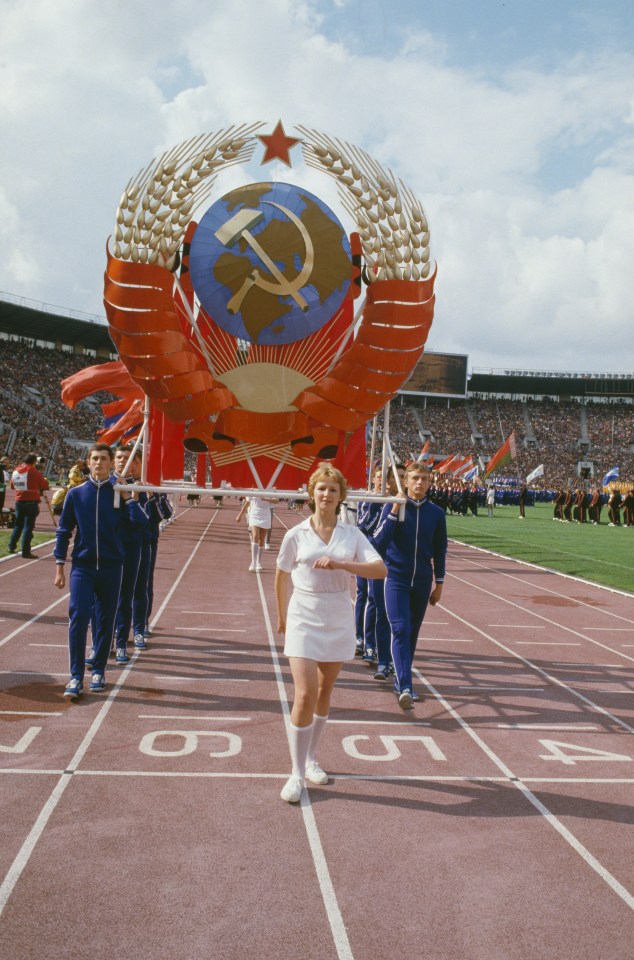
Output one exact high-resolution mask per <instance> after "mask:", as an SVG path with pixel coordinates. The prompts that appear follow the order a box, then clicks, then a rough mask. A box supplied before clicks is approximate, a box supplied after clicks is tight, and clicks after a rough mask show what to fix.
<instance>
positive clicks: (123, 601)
mask: <svg viewBox="0 0 634 960" xmlns="http://www.w3.org/2000/svg"><path fill="white" fill-rule="evenodd" d="M140 562H141V541H140V540H134V541H133V542H132V543H126V545H125V556H124V560H123V579H122V581H121V593H120V594H119V606H118V607H117V617H116V621H115V636H116V641H117V646H118V647H122V646H124V644H126V643H127V642H128V640H129V639H130V627H131V625H132V601H133V598H134V587H135V584H136V581H137V576H138V573H139V564H140ZM141 632H143V631H141ZM93 646H94V644H93Z"/></svg>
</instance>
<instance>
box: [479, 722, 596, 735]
mask: <svg viewBox="0 0 634 960" xmlns="http://www.w3.org/2000/svg"><path fill="white" fill-rule="evenodd" d="M496 727H499V728H500V729H501V730H572V731H573V732H574V733H578V732H579V731H580V730H598V729H599V728H598V727H597V725H596V724H595V723H580V724H577V723H496Z"/></svg>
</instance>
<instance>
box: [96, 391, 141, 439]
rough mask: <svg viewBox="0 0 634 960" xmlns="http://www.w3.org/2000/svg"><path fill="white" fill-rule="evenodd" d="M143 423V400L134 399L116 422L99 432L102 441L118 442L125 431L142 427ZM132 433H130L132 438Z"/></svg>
mask: <svg viewBox="0 0 634 960" xmlns="http://www.w3.org/2000/svg"><path fill="white" fill-rule="evenodd" d="M142 423H143V403H142V401H141V400H134V401H133V402H132V404H131V405H130V408H129V409H128V410H127V412H126V413H124V414H122V415H121V416H120V417H119V418H118V419H117V420H116V422H115V423H113V424H112V426H110V427H106V429H105V430H101V431H99V432H98V434H97V435H98V437H99V440H100V441H101V443H116V442H117V441H118V440H120V439H121V437H123V435H124V434H125V433H127V432H128V431H131V430H132V429H133V428H134V427H140V426H141V424H142ZM131 436H132V434H130V435H129V437H128V439H130V438H131Z"/></svg>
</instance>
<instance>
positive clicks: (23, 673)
mask: <svg viewBox="0 0 634 960" xmlns="http://www.w3.org/2000/svg"><path fill="white" fill-rule="evenodd" d="M0 674H8V675H9V676H10V677H42V678H44V677H66V678H68V670H65V671H64V673H48V671H46V672H42V671H41V670H0Z"/></svg>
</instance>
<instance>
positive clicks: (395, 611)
mask: <svg viewBox="0 0 634 960" xmlns="http://www.w3.org/2000/svg"><path fill="white" fill-rule="evenodd" d="M403 479H404V484H405V490H406V494H407V503H406V505H405V519H404V521H402V522H401V521H400V520H399V516H398V514H399V509H400V508H399V505H398V503H395V504H393V505H392V506H390V504H386V505H385V506H384V508H383V511H382V513H381V519H380V521H379V524H378V526H377V529H376V531H375V533H374V537H373V542H374V543H375V544H376V545H377V549H378V550H379V552H380V553H381V554H382V555H383V556H384V557H385V563H386V566H387V579H386V581H385V608H386V611H387V616H388V620H389V623H390V629H391V633H392V659H393V661H394V669H395V672H396V681H395V683H394V690H395V691H396V694H397V696H398V702H399V705H400V706H401V707H402V708H403V709H404V710H409V709H411V707H412V706H413V704H414V701H415V700H417V699H419V698H418V695H417V694H415V693H414V687H413V682H412V661H413V659H414V652H415V650H416V643H417V641H418V633H419V630H420V628H421V624H422V622H423V619H424V617H425V611H426V610H427V604H428V603H431V605H432V606H434V605H435V604H436V603H438V601H439V600H440V598H441V595H442V585H443V582H444V579H445V557H446V554H447V523H446V519H445V514H444V513H443V511H442V510H441V509H440V508H439V507H437V506H436V505H435V504H433V503H431V502H430V501H429V500H427V491H428V489H429V484H430V473H429V469H428V468H427V467H426V466H425V465H424V464H422V463H420V462H418V461H415V462H414V463H410V464H409V465H408V466H407V467H406V468H405V476H404V478H403ZM434 580H435V586H433V581H434Z"/></svg>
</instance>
